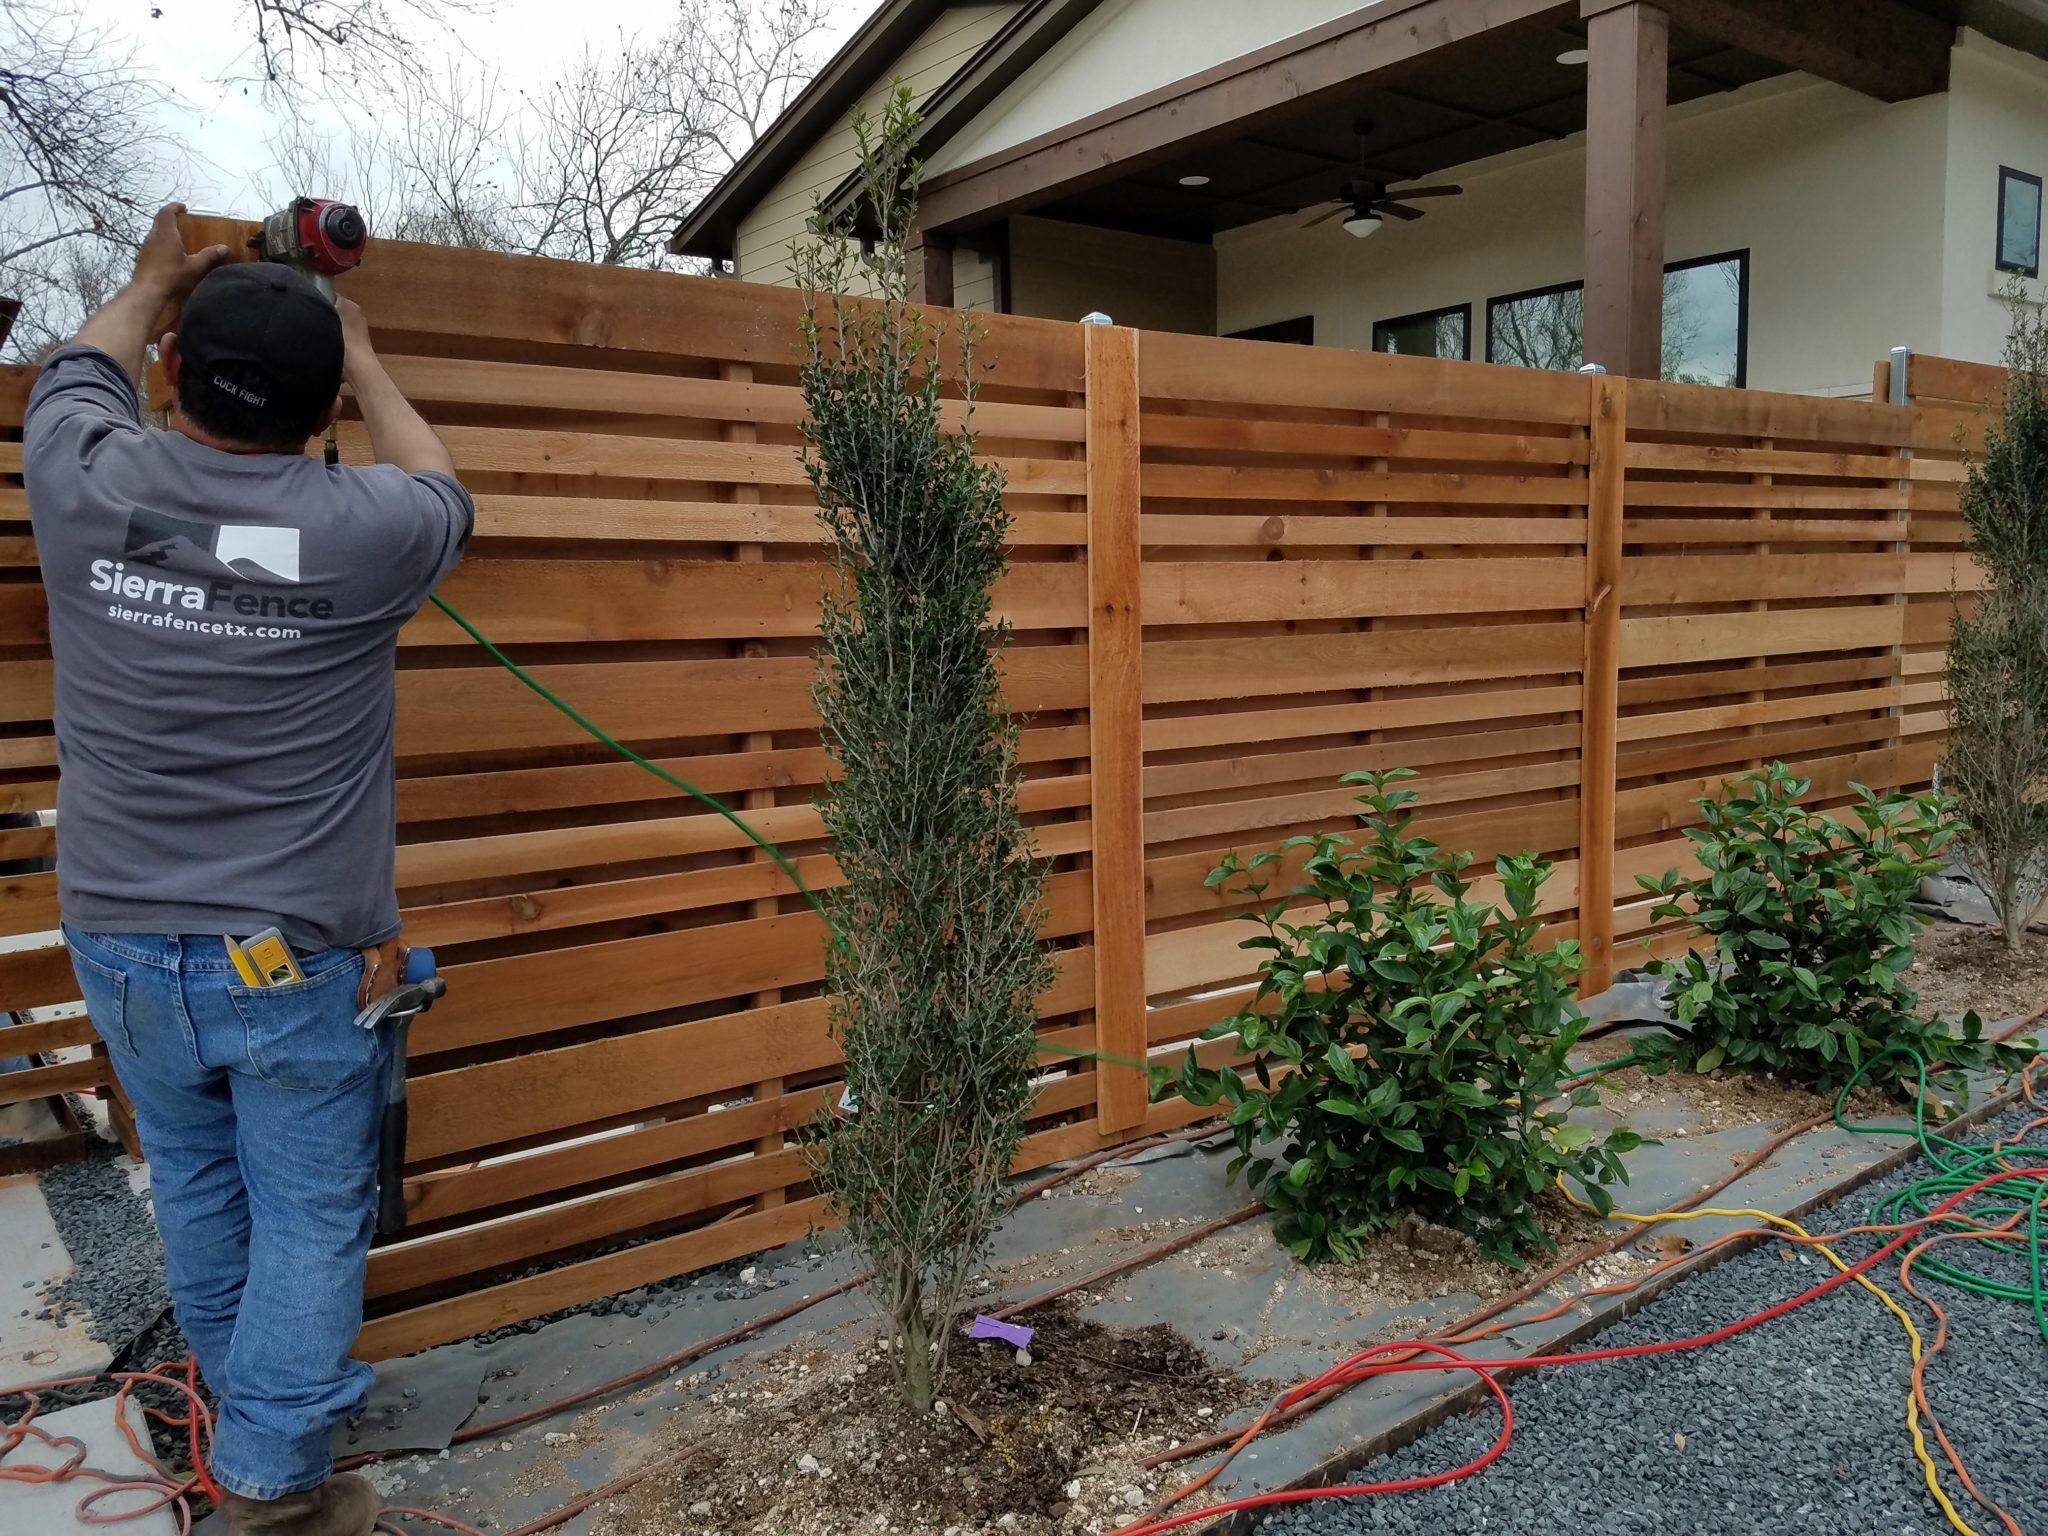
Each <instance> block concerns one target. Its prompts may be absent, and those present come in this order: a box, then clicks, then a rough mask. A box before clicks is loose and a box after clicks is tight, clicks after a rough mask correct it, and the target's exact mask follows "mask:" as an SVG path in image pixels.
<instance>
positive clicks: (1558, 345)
mask: <svg viewBox="0 0 2048 1536" xmlns="http://www.w3.org/2000/svg"><path fill="white" fill-rule="evenodd" d="M1585 340H1586V285H1585V284H1584V283H1561V284H1559V285H1558V286H1557V287H1555V288H1532V289H1530V290H1529V291H1528V292H1527V293H1510V294H1508V295H1506V296H1505V297H1503V298H1498V299H1488V300H1487V301H1486V360H1487V361H1488V362H1489V363H1508V364H1511V365H1512V366H1514V367H1516V368H1549V369H1552V370H1554V371H1559V372H1566V373H1569V372H1570V371H1572V370H1573V369H1575V368H1577V367H1578V366H1579V364H1580V363H1582V362H1584V361H1585V356H1586V354H1585Z"/></svg>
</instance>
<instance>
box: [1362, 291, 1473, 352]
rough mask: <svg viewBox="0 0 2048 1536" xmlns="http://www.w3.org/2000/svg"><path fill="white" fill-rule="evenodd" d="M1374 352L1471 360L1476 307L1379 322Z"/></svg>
mask: <svg viewBox="0 0 2048 1536" xmlns="http://www.w3.org/2000/svg"><path fill="white" fill-rule="evenodd" d="M1372 349H1373V351H1375V352H1398V353H1400V354H1401V355H1402V356H1403V357H1441V358H1450V359H1454V360H1463V359H1467V358H1470V357H1471V356H1472V306H1471V305H1470V304H1454V305H1452V306H1451V307H1450V308H1449V309H1431V310H1425V311H1424V312H1423V313H1422V314H1419V315H1402V316H1400V317H1399V318H1398V319H1394V320H1375V321H1374V322H1373V327H1372Z"/></svg>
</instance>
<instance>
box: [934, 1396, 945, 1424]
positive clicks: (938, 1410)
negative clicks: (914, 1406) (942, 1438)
mask: <svg viewBox="0 0 2048 1536" xmlns="http://www.w3.org/2000/svg"><path fill="white" fill-rule="evenodd" d="M932 1414H933V1416H934V1417H936V1418H941V1419H943V1418H944V1417H945V1416H946V1400H945V1399H944V1398H943V1397H935V1398H933V1399H932Z"/></svg>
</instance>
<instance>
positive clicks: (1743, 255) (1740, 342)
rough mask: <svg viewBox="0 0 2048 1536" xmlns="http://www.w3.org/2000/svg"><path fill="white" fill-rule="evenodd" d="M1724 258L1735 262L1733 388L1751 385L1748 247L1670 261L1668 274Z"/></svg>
mask: <svg viewBox="0 0 2048 1536" xmlns="http://www.w3.org/2000/svg"><path fill="white" fill-rule="evenodd" d="M1724 261H1732V262H1734V263H1735V379H1734V382H1733V383H1731V384H1730V385H1729V386H1728V387H1729V388H1730V389H1747V388H1749V247H1748V246H1746V245H1745V246H1743V247H1742V248H1741V249H1740V250H1734V251H1718V252H1716V253H1715V254H1714V255H1712V256H1693V257H1689V258H1688V259H1686V260H1684V261H1673V262H1667V263H1665V266H1664V274H1665V276H1667V277H1668V276H1670V275H1671V274H1672V273H1673V272H1686V271H1690V270H1691V269H1692V268H1694V267H1718V266H1720V265H1721V263H1723V262H1724Z"/></svg>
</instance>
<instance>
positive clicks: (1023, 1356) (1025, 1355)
mask: <svg viewBox="0 0 2048 1536" xmlns="http://www.w3.org/2000/svg"><path fill="white" fill-rule="evenodd" d="M1017 1363H1018V1364H1019V1365H1029V1364H1030V1363H1031V1351H1030V1350H1028V1349H1020V1350H1018V1351H1017Z"/></svg>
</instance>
